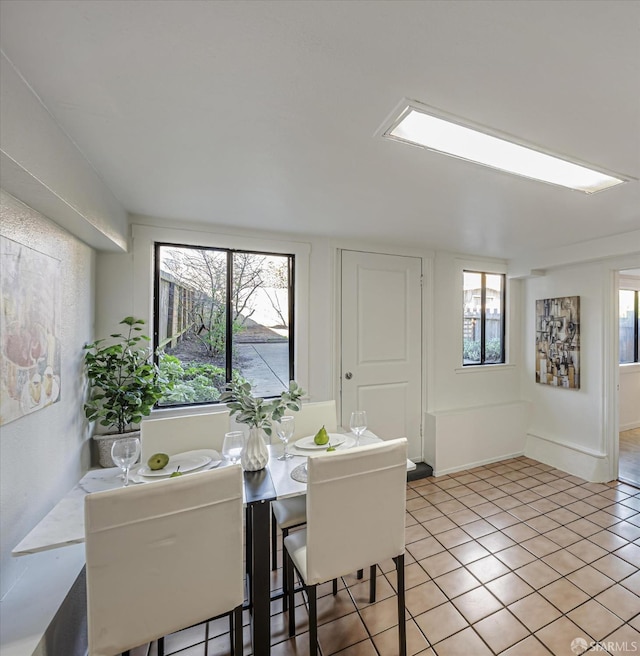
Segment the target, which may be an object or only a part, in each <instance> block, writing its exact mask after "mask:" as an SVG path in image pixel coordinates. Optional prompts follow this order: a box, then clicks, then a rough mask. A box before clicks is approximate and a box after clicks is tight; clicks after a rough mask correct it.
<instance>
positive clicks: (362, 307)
mask: <svg viewBox="0 0 640 656" xmlns="http://www.w3.org/2000/svg"><path fill="white" fill-rule="evenodd" d="M421 275H422V263H421V260H420V259H419V258H415V257H402V256H396V255H381V254H378V253H361V252H357V251H343V252H342V315H341V316H342V322H341V331H342V334H341V337H342V353H341V368H342V371H341V374H342V417H341V420H342V425H343V426H349V418H350V416H351V412H352V411H353V410H356V409H360V410H366V411H367V416H368V421H369V428H370V429H371V430H372V431H373V432H374V433H376V434H378V435H379V436H380V437H382V438H383V439H393V438H395V437H406V438H407V439H408V441H409V457H410V458H414V459H419V458H420V457H421V455H422V441H421V436H420V422H421V417H422V383H421V381H422V376H421V372H422V329H421V326H422V290H421V282H420V281H421ZM348 374H351V376H350V377H349V375H348Z"/></svg>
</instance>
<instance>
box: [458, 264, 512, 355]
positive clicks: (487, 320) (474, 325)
mask: <svg viewBox="0 0 640 656" xmlns="http://www.w3.org/2000/svg"><path fill="white" fill-rule="evenodd" d="M463 308H464V311H463V327H462V334H463V352H462V363H463V365H465V366H467V365H484V364H498V363H503V362H504V361H505V321H504V315H505V275H504V274H496V273H485V272H480V271H464V272H463Z"/></svg>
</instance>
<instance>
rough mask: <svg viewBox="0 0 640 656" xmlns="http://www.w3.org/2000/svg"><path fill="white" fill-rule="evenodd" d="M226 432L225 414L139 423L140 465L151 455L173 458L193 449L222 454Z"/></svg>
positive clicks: (197, 415) (194, 415)
mask: <svg viewBox="0 0 640 656" xmlns="http://www.w3.org/2000/svg"><path fill="white" fill-rule="evenodd" d="M228 431H229V412H228V411H222V412H203V413H199V414H189V415H182V416H180V417H165V418H163V419H145V420H144V421H142V422H141V423H140V447H141V455H140V461H141V462H143V463H145V462H147V460H148V459H149V456H152V455H153V454H154V453H166V454H167V455H169V456H172V455H175V454H176V453H183V452H184V451H193V450H195V449H215V450H216V451H218V453H220V454H221V453H222V443H223V441H224V434H225V433H227V432H228Z"/></svg>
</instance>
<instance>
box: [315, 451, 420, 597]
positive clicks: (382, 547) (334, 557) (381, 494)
mask: <svg viewBox="0 0 640 656" xmlns="http://www.w3.org/2000/svg"><path fill="white" fill-rule="evenodd" d="M307 471H308V476H307V481H308V482H307V581H306V582H307V583H308V584H315V583H322V582H324V581H328V580H329V579H333V578H336V577H339V576H344V575H345V574H348V573H349V572H354V571H356V570H358V569H361V568H363V567H365V566H369V565H374V564H376V563H381V562H382V561H384V560H386V559H388V558H392V557H394V556H398V555H400V554H403V553H404V540H405V510H406V481H407V440H406V438H401V439H397V440H389V441H386V442H379V443H375V444H370V445H366V446H361V447H356V448H354V449H349V450H347V451H340V450H338V451H334V452H330V453H323V454H321V455H318V456H313V457H311V458H309V459H308V462H307Z"/></svg>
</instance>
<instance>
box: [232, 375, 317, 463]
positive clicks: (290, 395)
mask: <svg viewBox="0 0 640 656" xmlns="http://www.w3.org/2000/svg"><path fill="white" fill-rule="evenodd" d="M304 393H305V392H304V390H303V389H302V388H301V387H300V386H299V385H298V383H296V381H295V380H292V381H291V382H290V383H289V389H287V390H285V391H284V392H282V393H281V394H280V396H279V397H277V398H275V399H273V400H271V401H266V400H265V399H261V398H259V397H254V396H252V395H251V384H250V383H248V382H238V381H234V382H232V383H229V384H228V385H227V391H225V392H223V393H222V395H221V396H220V400H221V401H222V402H223V403H226V404H227V407H228V408H229V414H230V415H231V416H233V415H237V417H236V421H238V422H239V423H241V424H247V426H249V438H248V439H247V442H246V444H245V447H244V448H243V449H242V455H241V456H240V461H241V463H242V468H243V469H245V470H246V471H257V470H259V469H264V468H265V467H266V465H267V462H268V461H269V451H268V449H267V445H266V444H265V442H264V439H263V437H262V432H263V431H264V432H265V433H266V434H267V435H269V436H271V431H272V423H273V422H274V421H276V422H277V421H280V419H281V418H282V416H283V415H284V413H285V411H286V410H294V411H296V412H297V411H298V410H300V405H301V403H300V398H301V397H302V396H303V395H304Z"/></svg>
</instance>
